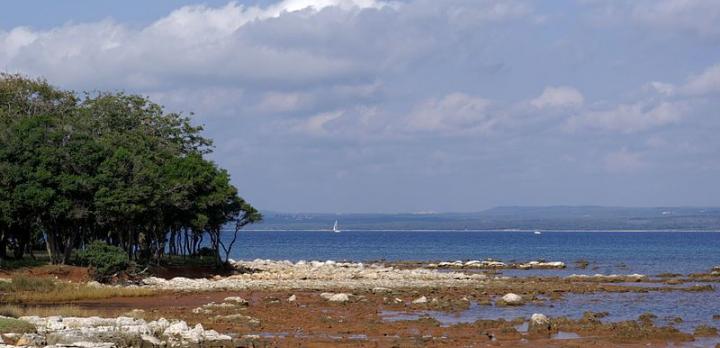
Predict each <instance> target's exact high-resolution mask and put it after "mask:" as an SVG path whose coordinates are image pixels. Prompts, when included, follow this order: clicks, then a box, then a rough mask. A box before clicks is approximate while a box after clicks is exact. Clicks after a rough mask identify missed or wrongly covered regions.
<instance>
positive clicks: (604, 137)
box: [0, 0, 720, 212]
mask: <svg viewBox="0 0 720 348" xmlns="http://www.w3.org/2000/svg"><path fill="white" fill-rule="evenodd" d="M3 5H4V10H3V11H2V12H0V69H2V70H5V71H8V72H18V73H23V74H27V75H29V76H42V77H45V78H47V79H48V80H49V81H50V82H52V83H53V84H56V85H59V86H62V87H66V88H72V89H76V90H95V89H111V90H124V91H128V92H132V93H140V94H143V95H147V96H150V97H151V98H152V99H154V100H156V101H158V102H160V103H161V104H163V105H165V106H166V107H167V108H168V109H169V110H172V111H185V112H194V113H195V114H196V115H195V119H196V120H197V122H198V123H202V124H204V125H205V126H206V129H207V135H209V136H211V137H213V138H214V139H215V144H216V151H215V153H214V154H213V159H214V160H216V161H217V162H218V163H219V164H220V165H222V166H223V167H225V168H227V169H229V170H230V172H231V173H232V175H233V180H234V182H235V184H236V185H237V186H238V187H239V188H240V190H241V193H242V194H243V196H244V197H245V198H246V199H248V200H250V201H251V202H253V203H254V204H255V205H257V206H258V207H260V208H262V209H272V210H282V211H305V212H413V211H477V210H481V209H484V208H488V207H491V206H497V205H556V204H568V205H576V204H597V205H619V206H662V205H698V206H707V205H720V185H718V184H717V182H718V179H717V178H718V177H720V137H718V136H717V133H718V131H720V115H718V110H720V108H719V106H720V26H718V25H717V23H720V2H718V1H714V0H695V1H686V0H637V1H611V0H606V1H603V0H576V1H570V0H559V1H542V2H540V1H522V0H444V1H437V0H404V1H385V0H276V1H270V0H262V1H251V2H240V1H238V2H227V1H205V2H195V1H149V2H148V1H142V2H141V1H124V2H101V1H72V2H58V1H39V0H36V1H32V0H30V1H7V2H4V3H3Z"/></svg>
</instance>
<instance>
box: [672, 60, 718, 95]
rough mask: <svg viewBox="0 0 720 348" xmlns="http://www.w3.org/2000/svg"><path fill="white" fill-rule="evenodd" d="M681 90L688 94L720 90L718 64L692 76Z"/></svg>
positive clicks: (710, 92)
mask: <svg viewBox="0 0 720 348" xmlns="http://www.w3.org/2000/svg"><path fill="white" fill-rule="evenodd" d="M681 91H682V92H683V93H685V94H690V95H705V94H713V93H718V92H720V64H716V65H713V66H711V67H709V68H707V69H706V70H705V71H703V73H702V74H700V75H696V76H692V77H690V79H689V80H688V81H687V83H686V84H685V85H683V86H682V88H681Z"/></svg>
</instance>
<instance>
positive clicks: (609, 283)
mask: <svg viewBox="0 0 720 348" xmlns="http://www.w3.org/2000/svg"><path fill="white" fill-rule="evenodd" d="M497 262H500V261H492V260H486V261H477V262H474V261H472V260H470V261H459V262H455V261H452V262H447V263H442V262H434V263H430V262H428V263H407V262H406V263H381V262H373V263H357V262H334V261H309V262H306V261H300V262H290V261H272V260H254V261H233V263H232V264H233V266H234V267H235V269H236V270H237V272H236V274H233V275H227V276H214V277H208V278H196V279H191V278H183V277H174V278H170V279H164V278H157V277H147V278H145V279H144V280H143V281H142V282H141V283H140V284H135V285H129V286H130V287H142V288H147V289H154V290H157V292H155V291H154V293H156V295H154V296H150V297H139V298H113V299H107V300H97V301H87V302H84V303H79V304H77V305H78V306H80V307H81V308H87V309H88V310H93V311H96V312H97V311H98V310H100V311H101V312H102V314H100V315H98V314H94V315H88V316H87V317H83V316H70V315H68V316H64V317H63V316H19V317H18V318H17V319H13V320H19V321H22V322H25V323H28V324H30V325H31V327H32V328H33V330H29V331H26V332H25V333H23V332H17V333H12V332H9V333H7V332H6V333H5V334H3V335H0V339H2V341H3V342H2V344H0V347H13V346H23V347H53V348H59V347H102V348H110V347H117V348H124V347H193V348H195V347H198V348H200V347H218V348H223V347H291V346H294V347H297V346H317V347H337V346H349V347H355V346H366V345H370V346H379V347H392V346H400V347H403V346H476V345H480V346H482V345H485V344H491V345H493V346H500V347H513V346H516V345H517V344H519V342H526V343H527V342H531V343H532V346H534V347H554V346H557V345H558V342H564V343H568V342H572V344H574V345H575V346H583V347H585V346H588V347H607V346H614V345H617V344H630V346H633V345H642V346H647V345H650V346H658V347H659V346H665V345H666V344H669V343H672V344H676V345H679V344H682V343H683V342H693V341H694V342H702V343H701V344H700V346H711V347H712V346H714V345H715V343H714V342H715V341H717V343H720V338H718V336H717V327H716V326H717V325H713V323H714V322H713V321H709V322H706V323H705V324H703V325H695V326H690V331H688V330H687V329H686V330H685V331H681V330H679V329H678V328H676V327H674V326H673V325H675V324H678V323H682V318H680V317H679V316H678V317H675V318H672V320H670V319H667V318H663V319H662V320H661V319H660V318H657V317H656V316H654V315H653V314H651V313H643V314H642V315H640V316H639V317H637V319H633V320H621V321H618V320H609V319H608V318H607V316H608V315H609V314H608V313H592V312H586V313H583V311H582V310H581V309H580V308H577V311H576V312H577V313H576V314H575V316H574V317H573V316H570V317H566V316H559V315H558V316H551V315H548V314H552V313H557V312H554V311H550V312H547V311H545V310H547V309H551V308H553V307H554V306H559V305H563V304H562V303H563V302H562V300H563V298H564V297H566V296H570V295H572V296H588V295H593V294H618V296H628V295H631V294H638V295H641V294H646V293H649V292H654V293H657V294H668V295H667V296H677V295H670V294H678V293H687V294H693V295H692V296H694V294H697V295H698V297H695V298H711V297H712V296H715V294H716V291H715V288H714V286H715V283H720V272H718V270H719V269H718V268H713V269H712V270H711V271H709V272H707V273H703V274H694V275H677V274H674V275H670V274H665V275H658V276H647V275H642V274H625V275H623V274H570V275H567V276H562V277H558V276H546V277H540V276H532V275H530V276H516V277H507V276H503V275H502V274H497V273H496V272H494V271H493V270H495V269H520V270H522V269H537V268H553V269H555V268H557V269H561V268H565V267H566V266H565V264H564V263H562V262H546V261H532V262H522V263H504V262H503V263H502V265H501V264H499V263H497ZM485 270H487V272H486V271H485ZM566 274H567V273H566ZM669 281H673V282H672V283H670V282H669ZM685 282H692V283H691V284H687V285H685V286H684V285H683V284H684V283H685ZM90 285H92V286H93V287H109V286H110V285H103V284H99V283H90ZM114 286H118V285H114ZM704 294H707V295H704ZM663 296H665V295H663ZM618 298H622V297H618ZM473 306H475V307H476V308H477V306H481V307H482V306H486V307H482V308H486V309H487V310H482V311H481V313H487V312H489V311H494V312H496V313H503V312H502V311H518V313H525V314H524V315H522V316H520V317H516V318H514V319H513V318H512V317H506V318H505V319H473V321H463V322H450V323H448V322H441V321H439V320H438V319H437V318H436V317H434V316H432V315H430V314H429V313H436V314H433V315H437V313H446V314H449V313H456V314H457V313H461V312H463V311H468V310H469V309H470V308H471V307H473ZM527 308H531V309H532V311H528V310H527ZM543 309H545V310H543ZM536 310H539V311H536ZM391 312H392V313H400V314H402V315H404V316H405V317H404V318H403V317H402V316H401V318H402V319H399V320H398V319H389V317H387V314H386V313H391ZM566 313H574V311H572V310H568V311H566ZM610 315H612V314H610ZM578 317H579V319H578ZM165 318H168V319H165ZM298 318H302V320H298ZM480 318H483V317H482V316H480ZM714 318H715V317H713V319H712V320H716V319H714ZM717 318H720V313H717ZM2 319H7V320H11V319H9V318H2V317H0V320H2ZM708 320H710V317H708ZM717 320H720V319H717ZM668 323H669V325H668ZM718 323H720V322H718ZM693 329H694V331H693ZM568 337H571V339H567V338H568ZM561 338H563V339H561Z"/></svg>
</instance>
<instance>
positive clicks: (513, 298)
mask: <svg viewBox="0 0 720 348" xmlns="http://www.w3.org/2000/svg"><path fill="white" fill-rule="evenodd" d="M523 303H524V302H523V298H522V296H520V295H517V294H513V293H508V294H505V295H504V296H503V297H502V299H501V300H500V301H499V304H501V305H506V306H520V305H522V304H523Z"/></svg>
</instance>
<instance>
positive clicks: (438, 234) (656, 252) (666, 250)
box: [224, 231, 720, 275]
mask: <svg viewBox="0 0 720 348" xmlns="http://www.w3.org/2000/svg"><path fill="white" fill-rule="evenodd" d="M224 237H225V238H229V237H230V234H226V235H225V236H224ZM231 258H233V259H240V260H251V259H256V258H261V259H277V260H292V261H298V260H348V261H374V260H391V261H394V260H417V261H452V260H472V259H487V258H492V259H496V260H501V261H505V262H510V261H531V260H538V259H544V260H547V261H563V262H565V263H567V264H568V266H570V267H568V269H566V270H560V271H542V272H543V273H544V274H548V273H550V274H552V273H557V274H558V275H563V274H567V273H577V274H581V273H584V274H595V273H606V274H607V273H619V274H628V273H641V274H648V275H654V274H659V273H665V272H671V273H682V274H688V273H695V272H707V271H708V270H709V269H710V268H711V267H713V266H717V265H720V233H717V232H565V231H563V232H552V231H544V232H543V233H542V234H541V235H535V234H533V233H532V232H508V231H422V232H418V231H343V232H341V233H332V232H328V231H251V232H249V231H243V232H240V233H239V234H238V241H237V243H236V247H235V248H234V250H233V252H232V254H231ZM581 259H583V260H587V261H589V262H590V266H589V267H588V268H586V269H584V270H580V269H575V268H574V267H572V263H573V262H574V261H577V260H581ZM519 272H525V271H519ZM510 273H512V272H510Z"/></svg>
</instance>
